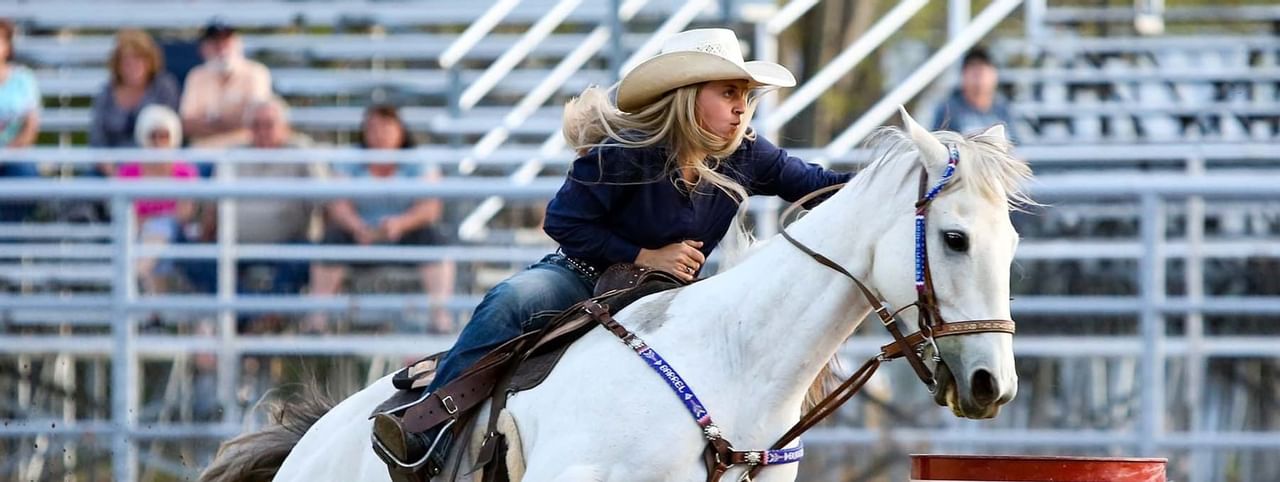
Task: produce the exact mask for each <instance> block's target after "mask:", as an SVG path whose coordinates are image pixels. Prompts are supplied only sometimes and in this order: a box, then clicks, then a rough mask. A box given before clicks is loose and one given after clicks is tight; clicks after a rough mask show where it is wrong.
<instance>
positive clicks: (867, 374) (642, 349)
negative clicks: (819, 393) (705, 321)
mask: <svg viewBox="0 0 1280 482" xmlns="http://www.w3.org/2000/svg"><path fill="white" fill-rule="evenodd" d="M947 147H948V151H949V153H950V157H949V159H948V160H947V167H946V169H945V170H944V171H943V173H942V178H940V179H939V180H938V183H937V184H936V185H934V186H933V188H932V189H929V188H928V181H929V173H928V172H927V171H926V170H921V173H920V192H919V195H918V197H917V199H916V203H915V232H916V236H915V238H916V244H915V284H916V301H915V302H914V303H911V304H909V305H907V306H904V307H902V308H900V309H898V310H896V311H895V310H893V309H892V307H890V305H889V303H888V302H886V301H884V300H882V299H880V297H878V296H876V295H875V293H874V292H873V291H872V290H871V288H869V287H867V285H866V284H865V283H863V282H862V281H861V280H859V279H858V278H857V277H856V276H854V275H853V274H852V273H850V272H849V270H847V269H845V268H844V267H842V266H840V264H839V263H836V262H835V261H832V260H831V258H828V257H826V256H823V255H822V254H820V253H818V252H817V251H815V250H813V249H812V248H810V247H808V246H806V245H805V244H804V243H802V242H800V241H799V240H797V239H796V238H795V237H793V236H791V234H790V233H788V232H787V230H786V229H785V228H784V229H782V230H781V234H782V237H783V238H784V239H786V240H787V241H788V242H790V243H791V244H792V245H794V246H795V247H796V248H798V249H799V250H800V251H803V252H804V253H805V254H807V255H809V257H811V258H813V259H814V260H815V261H817V262H818V263H821V264H822V265H824V266H826V267H828V268H831V269H833V270H835V271H836V272H838V273H840V274H842V275H844V276H845V277H846V278H849V279H850V280H853V283H854V285H856V286H857V287H858V291H860V292H862V295H863V296H864V297H866V299H867V302H869V303H870V304H871V306H874V307H875V312H876V315H877V316H879V317H880V323H881V324H882V325H884V327H885V329H886V330H888V331H889V334H890V335H892V336H893V342H891V343H888V344H886V345H884V346H882V347H880V353H878V354H876V356H874V357H872V358H871V359H869V360H867V361H866V363H864V364H863V365H862V367H861V368H859V369H858V370H857V371H855V372H854V373H853V375H850V376H849V378H848V379H847V380H845V381H844V382H843V383H841V384H840V386H838V387H836V388H835V389H834V390H832V391H831V393H830V394H828V395H827V396H826V397H825V398H823V399H822V400H821V401H819V402H818V403H817V404H815V405H814V406H813V408H811V409H810V410H809V411H808V412H807V413H805V414H804V415H803V416H801V417H800V420H799V421H797V422H796V423H795V425H792V426H791V428H790V429H789V430H787V432H786V433H785V434H783V435H782V436H781V437H779V438H778V440H777V441H776V442H774V444H773V445H772V446H770V448H769V449H767V450H754V451H743V450H735V449H734V448H733V444H731V443H730V442H729V441H728V440H727V439H726V438H725V437H724V436H723V434H722V433H721V432H720V429H719V428H718V427H717V426H716V425H715V423H714V422H713V421H712V419H711V415H710V413H709V412H708V411H707V409H706V407H705V406H703V405H702V402H700V401H698V398H697V397H696V396H695V395H694V394H693V389H692V388H691V387H689V386H688V384H687V382H685V381H684V379H683V378H681V377H680V375H679V373H678V372H676V371H675V369H674V368H673V367H671V366H670V364H668V363H667V362H666V360H665V359H663V358H662V356H661V355H659V354H658V353H657V351H656V350H654V349H653V348H652V347H650V346H648V344H647V343H645V342H644V340H641V339H640V337H638V336H636V334H635V333H632V332H631V331H630V330H628V329H626V328H625V327H623V326H622V325H620V324H618V323H617V322H616V321H614V320H613V317H612V316H611V315H610V314H609V310H608V307H607V306H602V305H600V304H598V303H596V302H595V301H588V302H587V303H586V304H585V305H584V309H585V310H586V312H587V314H588V315H590V316H591V317H592V318H593V319H595V320H596V321H597V322H598V323H600V324H601V325H603V326H604V327H605V328H606V329H608V330H609V331H610V332H611V333H613V334H614V335H615V336H617V337H618V339H620V340H621V341H622V342H623V343H625V344H626V345H627V346H628V347H629V348H631V349H632V350H634V351H635V352H636V354H637V355H639V356H640V357H641V358H643V359H645V360H646V362H647V363H646V364H647V365H649V367H650V368H652V369H653V370H654V371H655V372H657V373H658V374H659V375H660V376H663V378H664V379H665V380H666V381H667V384H668V385H669V386H670V387H671V389H672V390H673V391H674V392H675V393H676V395H677V396H680V397H681V399H682V400H683V401H684V403H685V406H686V407H685V408H686V410H688V411H689V413H690V415H691V416H692V417H693V418H694V420H695V421H696V422H697V423H698V425H699V426H700V427H701V428H702V429H703V434H704V435H705V436H706V438H707V445H706V446H705V449H704V450H703V460H704V462H705V463H706V466H707V480H708V481H709V482H715V481H718V480H720V478H721V477H722V476H723V475H724V473H725V472H727V471H728V470H729V469H730V468H732V467H734V466H736V465H746V466H748V467H749V468H748V470H747V471H746V472H745V473H744V474H743V475H742V478H741V479H739V480H743V481H749V480H751V479H752V478H754V477H755V476H756V474H758V473H759V471H760V470H761V469H763V468H764V467H767V466H770V465H777V464H787V463H794V462H797V461H799V460H800V458H802V457H803V456H804V447H803V445H798V446H796V447H791V448H787V445H789V444H790V443H791V442H792V441H794V440H795V439H796V438H798V437H799V436H800V434H803V433H804V432H806V431H808V430H809V429H810V428H812V427H813V426H814V425H816V424H817V423H818V422H820V421H822V420H823V419H825V418H826V417H827V416H829V415H831V414H832V413H834V412H835V410H836V409H837V408H839V407H840V406H841V405H843V404H844V403H845V402H847V401H848V400H849V399H850V398H852V397H853V395H854V394H856V393H857V392H858V390H859V389H861V388H862V386H863V385H865V384H866V383H867V381H868V380H870V379H871V375H873V374H874V373H875V371H876V369H878V368H879V367H880V364H882V363H884V362H888V361H891V360H894V359H896V358H906V359H907V363H909V364H910V365H911V368H912V369H913V370H915V372H916V376H917V377H919V378H920V381H922V382H924V384H925V386H926V387H928V388H929V391H930V392H931V393H932V392H935V391H936V390H937V389H938V380H937V379H936V375H935V373H934V371H933V370H930V369H929V367H928V366H926V365H925V363H924V360H923V359H922V357H923V356H924V355H923V353H924V349H925V348H926V347H930V348H932V349H933V362H934V364H935V365H934V366H935V367H937V366H940V365H941V364H942V363H943V362H942V357H941V354H940V353H939V351H938V346H937V343H936V339H938V338H942V337H946V336H956V335H969V334H975V333H1009V334H1013V332H1014V322H1013V320H965V321H951V322H949V321H946V320H944V319H943V318H942V313H941V312H940V311H939V309H938V303H937V296H936V292H935V291H934V289H933V278H932V276H931V275H930V271H929V257H928V249H927V242H926V238H927V230H926V227H927V225H928V223H927V220H928V213H929V206H930V205H931V204H932V203H933V201H934V199H936V198H937V197H938V194H939V193H941V192H942V191H943V190H944V189H945V188H946V187H947V185H948V182H950V181H951V179H952V176H953V175H954V174H955V169H956V164H957V163H959V162H960V153H959V151H958V150H957V149H956V147H955V146H954V145H950V146H947ZM843 186H844V185H843V184H838V185H833V186H828V187H825V188H822V189H819V190H817V191H814V192H812V193H810V194H809V195H807V196H804V197H803V198H801V199H799V200H797V201H796V202H795V203H793V204H792V205H791V206H790V207H789V208H787V210H786V211H784V212H783V214H782V218H783V219H784V220H786V219H787V218H789V217H790V216H791V214H792V213H794V212H795V210H797V209H799V207H801V206H804V205H805V203H807V202H809V201H812V200H814V199H815V198H817V197H818V196H821V195H824V194H827V193H829V192H831V191H835V190H837V189H840V188H841V187H843ZM913 306H914V307H915V308H916V310H917V311H918V312H919V314H920V315H919V320H918V325H919V330H918V331H916V332H915V333H912V334H911V335H903V333H902V330H901V328H900V326H901V325H902V324H903V322H902V321H901V319H900V318H898V314H899V313H901V312H902V311H903V310H905V309H907V308H910V307H913Z"/></svg>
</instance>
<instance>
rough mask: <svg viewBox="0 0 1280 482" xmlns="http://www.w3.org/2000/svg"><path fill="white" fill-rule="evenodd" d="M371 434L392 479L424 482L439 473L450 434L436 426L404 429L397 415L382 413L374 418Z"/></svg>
mask: <svg viewBox="0 0 1280 482" xmlns="http://www.w3.org/2000/svg"><path fill="white" fill-rule="evenodd" d="M373 437H374V444H373V445H374V452H375V453H377V454H378V456H379V458H381V459H382V461H383V462H385V463H386V464H387V470H388V472H390V475H391V480H392V481H393V482H426V481H429V480H430V479H431V477H435V476H436V475H438V474H439V473H440V470H441V468H443V467H444V462H445V461H444V459H445V456H446V454H447V453H448V446H449V442H451V441H452V438H453V437H452V433H451V432H450V431H448V430H443V431H442V430H441V429H439V428H433V429H431V430H428V431H426V432H422V433H415V432H410V431H407V430H405V429H404V426H403V425H401V422H400V419H399V418H397V417H395V416H392V415H389V414H385V413H383V414H378V415H377V416H375V417H374V418H373ZM428 452H430V454H428Z"/></svg>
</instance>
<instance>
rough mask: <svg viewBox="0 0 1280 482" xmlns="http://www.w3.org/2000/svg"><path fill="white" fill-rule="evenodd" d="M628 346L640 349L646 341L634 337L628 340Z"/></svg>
mask: <svg viewBox="0 0 1280 482" xmlns="http://www.w3.org/2000/svg"><path fill="white" fill-rule="evenodd" d="M627 346H629V347H631V349H632V350H639V349H640V347H642V346H644V342H643V341H641V340H640V339H639V338H635V337H632V338H631V341H628V342H627Z"/></svg>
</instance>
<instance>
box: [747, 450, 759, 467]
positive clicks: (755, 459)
mask: <svg viewBox="0 0 1280 482" xmlns="http://www.w3.org/2000/svg"><path fill="white" fill-rule="evenodd" d="M747 465H760V452H748V453H747Z"/></svg>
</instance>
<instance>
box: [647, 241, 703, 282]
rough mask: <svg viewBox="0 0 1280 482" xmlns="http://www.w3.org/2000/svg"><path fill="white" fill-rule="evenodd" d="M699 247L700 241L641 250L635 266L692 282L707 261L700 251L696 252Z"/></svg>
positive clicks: (700, 245)
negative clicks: (666, 273) (657, 270)
mask: <svg viewBox="0 0 1280 482" xmlns="http://www.w3.org/2000/svg"><path fill="white" fill-rule="evenodd" d="M701 247H702V241H693V240H685V241H682V242H679V243H672V244H668V245H666V246H663V247H661V248H658V249H644V248H641V249H640V254H639V255H638V256H636V264H638V265H641V266H647V267H650V268H654V269H660V270H662V271H666V272H668V273H671V274H673V275H675V277H677V278H680V279H681V280H684V281H693V279H694V274H695V273H697V272H698V269H700V268H702V263H705V262H706V261H707V257H706V256H703V255H702V251H698V248H701Z"/></svg>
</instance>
